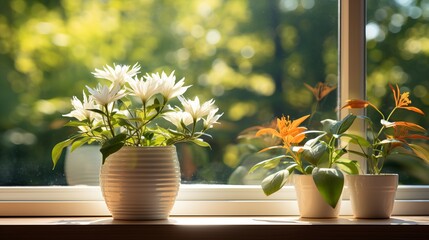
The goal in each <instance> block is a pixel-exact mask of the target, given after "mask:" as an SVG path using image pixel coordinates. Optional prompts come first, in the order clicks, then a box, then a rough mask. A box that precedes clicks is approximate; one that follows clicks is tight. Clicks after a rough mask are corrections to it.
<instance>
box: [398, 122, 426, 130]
mask: <svg viewBox="0 0 429 240" xmlns="http://www.w3.org/2000/svg"><path fill="white" fill-rule="evenodd" d="M393 126H394V127H396V126H401V127H406V128H407V129H409V130H412V131H417V132H426V129H424V128H423V127H422V126H420V125H418V124H415V123H412V122H401V121H399V122H393Z"/></svg>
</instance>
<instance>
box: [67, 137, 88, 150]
mask: <svg viewBox="0 0 429 240" xmlns="http://www.w3.org/2000/svg"><path fill="white" fill-rule="evenodd" d="M89 140H91V138H90V137H83V138H80V139H77V140H76V141H74V143H73V144H72V146H71V149H70V151H74V150H75V149H76V148H78V147H80V146H82V145H83V144H85V143H87V142H89Z"/></svg>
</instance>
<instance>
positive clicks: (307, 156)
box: [301, 142, 328, 166]
mask: <svg viewBox="0 0 429 240" xmlns="http://www.w3.org/2000/svg"><path fill="white" fill-rule="evenodd" d="M327 149H328V146H327V145H326V143H325V142H319V143H317V144H316V145H314V146H313V147H311V148H309V149H308V148H304V151H302V153H301V158H303V159H304V160H306V161H307V162H309V163H311V164H312V165H314V166H317V164H318V163H319V161H320V159H322V158H323V157H327Z"/></svg>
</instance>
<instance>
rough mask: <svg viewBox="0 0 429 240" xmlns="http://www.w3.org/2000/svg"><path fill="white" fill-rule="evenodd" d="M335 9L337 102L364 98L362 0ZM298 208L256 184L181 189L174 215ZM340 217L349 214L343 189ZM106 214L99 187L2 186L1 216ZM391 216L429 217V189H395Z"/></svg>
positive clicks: (288, 196) (290, 193) (288, 194)
mask: <svg viewBox="0 0 429 240" xmlns="http://www.w3.org/2000/svg"><path fill="white" fill-rule="evenodd" d="M339 5H340V6H339V12H340V14H339V19H340V20H339V21H340V51H339V52H340V56H339V59H340V64H339V65H340V67H339V69H340V70H339V76H340V83H339V85H340V91H339V101H340V102H339V104H341V103H343V101H344V99H350V98H365V79H366V76H365V75H366V71H365V52H366V51H365V50H366V49H365V24H366V22H365V0H340V1H339ZM344 114H348V112H346V111H342V112H341V113H340V117H341V116H344ZM352 130H353V131H358V132H362V131H364V127H363V126H362V125H361V126H359V125H355V126H354V128H353V129H352ZM362 163H364V162H362ZM297 206H298V205H297V202H296V194H295V191H294V189H293V187H292V186H286V187H284V188H283V189H282V190H280V191H279V192H278V193H276V194H273V195H272V196H270V197H266V196H265V195H264V194H263V193H262V191H261V188H260V187H259V186H238V185H182V186H181V187H180V191H179V195H178V197H177V201H176V204H175V206H174V208H173V210H172V215H176V216H180V215H188V216H189V215H224V216H232V215H235V216H236V215H273V216H276V215H277V216H278V215H298V214H299V213H298V207H297ZM340 214H341V215H351V214H352V212H351V206H350V201H349V192H348V189H347V187H346V188H345V190H344V194H343V201H342V207H341V212H340ZM108 215H110V213H109V211H108V210H107V207H106V205H105V203H104V201H103V197H102V194H101V191H100V188H99V187H79V186H70V187H68V186H66V187H58V186H57V187H56V186H52V187H0V216H108ZM393 215H429V186H399V189H398V192H397V195H396V200H395V207H394V210H393Z"/></svg>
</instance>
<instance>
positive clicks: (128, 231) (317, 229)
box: [0, 216, 429, 240]
mask: <svg viewBox="0 0 429 240" xmlns="http://www.w3.org/2000/svg"><path fill="white" fill-rule="evenodd" d="M0 236H1V237H0V239H24V238H25V239H45V240H46V239H56V240H59V239H60V240H65V239H78V240H83V239H92V240H94V239H175V240H176V239H187V240H189V239H220V240H223V239H246V240H250V239H269V240H271V239H312V238H317V239H325V238H326V239H355V238H360V239H362V238H364V239H365V240H366V239H372V238H378V239H429V216H394V217H392V218H391V219H380V220H376V219H375V220H374V219H373V220H371V219H354V218H352V217H340V218H338V219H300V218H299V217H293V216H285V217H261V216H257V217H256V216H255V217H251V216H246V217H194V216H192V217H171V218H170V219H168V220H163V221H117V220H113V219H112V218H109V217H45V218H42V217H31V218H30V217H28V218H25V217H20V218H17V217H3V218H0ZM3 237H5V238H3Z"/></svg>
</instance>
